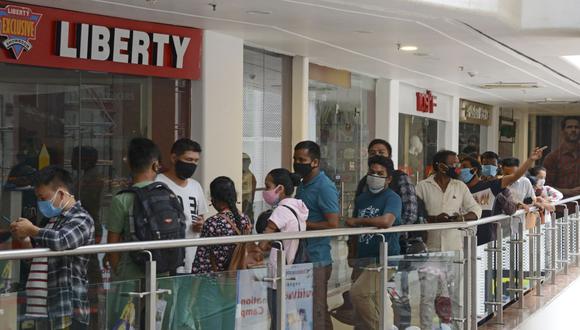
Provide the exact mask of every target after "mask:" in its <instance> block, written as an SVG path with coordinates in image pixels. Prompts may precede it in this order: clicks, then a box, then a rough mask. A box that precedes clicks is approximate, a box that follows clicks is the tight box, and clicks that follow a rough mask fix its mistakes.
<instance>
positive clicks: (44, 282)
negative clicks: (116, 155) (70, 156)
mask: <svg viewBox="0 0 580 330" xmlns="http://www.w3.org/2000/svg"><path fill="white" fill-rule="evenodd" d="M72 185H73V182H72V177H71V175H70V173H69V172H68V171H66V170H65V169H63V168H60V167H57V166H48V167H45V168H44V169H42V170H41V171H39V172H38V173H37V177H36V183H35V193H36V197H37V198H38V210H39V211H40V212H41V214H42V215H43V216H44V217H45V219H46V220H48V221H47V222H46V224H45V225H44V227H43V228H39V227H37V226H35V225H34V224H32V222H30V221H29V220H28V219H24V218H20V219H18V220H17V221H15V222H13V223H12V225H11V226H10V229H11V231H12V235H13V237H14V238H15V239H17V240H21V241H23V243H24V244H23V245H24V246H25V247H28V248H31V247H37V248H49V249H51V250H54V251H62V250H71V249H75V248H78V247H80V246H84V245H90V244H94V240H95V225H94V222H93V218H92V217H91V216H90V215H89V214H88V213H87V211H86V210H85V209H84V208H83V207H82V206H81V203H80V202H78V201H76V200H75V197H74V196H73V195H72V194H71V193H70V192H71V189H72ZM88 260H89V259H88V256H71V257H51V258H34V259H33V262H32V266H31V269H30V274H29V277H28V282H27V284H26V294H27V306H26V315H27V316H30V317H34V318H36V319H39V318H40V319H41V320H42V319H44V320H46V321H47V322H48V323H49V324H50V326H49V327H50V328H51V329H87V327H88V324H89V301H88V299H87V287H88V280H87V265H88ZM41 322H42V321H41ZM37 327H40V326H39V325H38V324H37Z"/></svg>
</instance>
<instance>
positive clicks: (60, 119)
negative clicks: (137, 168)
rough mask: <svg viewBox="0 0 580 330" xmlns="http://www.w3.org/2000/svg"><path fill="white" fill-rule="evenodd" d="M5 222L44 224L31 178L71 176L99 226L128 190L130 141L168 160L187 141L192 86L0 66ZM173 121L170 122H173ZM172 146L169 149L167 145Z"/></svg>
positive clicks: (0, 165)
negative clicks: (54, 171) (116, 197)
mask: <svg viewBox="0 0 580 330" xmlns="http://www.w3.org/2000/svg"><path fill="white" fill-rule="evenodd" d="M0 70H1V71H2V76H1V77H0V178H1V180H2V190H1V192H0V195H1V215H2V216H6V217H8V218H10V219H14V218H15V217H19V216H23V217H26V218H29V219H31V220H33V221H35V220H38V212H37V210H36V200H35V196H34V191H33V189H32V184H33V183H32V177H33V175H34V173H35V172H36V171H38V170H39V169H41V168H42V167H44V166H47V165H60V166H63V167H65V168H66V169H68V170H70V171H72V173H73V175H74V180H75V196H76V197H77V198H79V199H80V200H81V202H82V203H83V205H84V206H85V208H87V210H89V212H90V213H91V214H92V215H93V217H94V218H95V220H97V221H98V219H101V218H102V216H103V210H105V209H106V208H107V206H108V205H109V202H110V200H111V197H112V196H113V194H114V193H115V191H117V190H118V189H120V188H121V187H125V186H127V184H128V183H129V170H128V167H127V166H126V164H125V160H124V155H125V154H126V147H127V144H128V141H129V140H130V139H131V138H133V137H137V136H146V137H150V138H153V139H154V140H156V141H162V139H163V138H168V139H167V141H164V144H163V145H160V147H161V149H162V152H163V154H164V156H165V157H167V156H168V155H169V148H170V146H171V143H172V142H173V141H174V139H175V138H177V137H182V136H185V135H186V134H189V131H190V129H189V126H190V124H189V111H190V110H189V109H190V106H189V102H190V99H191V97H190V90H191V88H190V87H189V86H190V81H186V80H171V79H162V78H152V77H136V76H128V75H117V74H107V73H94V72H84V71H74V70H59V69H45V68H38V67H28V66H21V65H9V64H0ZM168 118H169V120H168ZM165 142H166V143H165Z"/></svg>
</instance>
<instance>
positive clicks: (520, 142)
mask: <svg viewBox="0 0 580 330" xmlns="http://www.w3.org/2000/svg"><path fill="white" fill-rule="evenodd" d="M529 118H530V116H529V114H528V110H527V109H525V110H523V111H521V112H520V116H519V120H518V122H517V125H518V126H517V127H516V129H517V140H516V143H517V144H516V145H517V151H516V157H518V158H519V159H520V161H521V162H523V161H525V160H526V159H528V154H529V152H528V121H529Z"/></svg>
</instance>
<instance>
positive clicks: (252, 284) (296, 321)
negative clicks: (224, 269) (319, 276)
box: [236, 264, 313, 330]
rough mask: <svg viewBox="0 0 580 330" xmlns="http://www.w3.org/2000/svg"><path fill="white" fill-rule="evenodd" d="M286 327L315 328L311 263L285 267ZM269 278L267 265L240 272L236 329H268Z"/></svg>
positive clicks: (291, 328)
mask: <svg viewBox="0 0 580 330" xmlns="http://www.w3.org/2000/svg"><path fill="white" fill-rule="evenodd" d="M286 274H287V275H286V276H287V279H286V313H287V314H286V321H287V326H286V329H287V330H311V329H312V317H313V311H312V298H313V287H312V286H313V284H312V283H313V268H312V264H297V265H288V266H287V268H286ZM266 277H268V271H267V269H266V268H261V269H249V270H241V271H238V278H237V288H238V296H237V306H236V329H237V330H241V329H269V326H270V311H269V309H268V282H266V281H263V279H264V278H266Z"/></svg>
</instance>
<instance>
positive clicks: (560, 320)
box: [479, 267, 580, 330]
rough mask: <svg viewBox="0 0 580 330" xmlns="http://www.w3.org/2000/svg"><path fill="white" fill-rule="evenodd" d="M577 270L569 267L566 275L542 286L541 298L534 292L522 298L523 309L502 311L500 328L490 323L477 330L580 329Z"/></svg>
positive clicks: (516, 305) (579, 289)
mask: <svg viewBox="0 0 580 330" xmlns="http://www.w3.org/2000/svg"><path fill="white" fill-rule="evenodd" d="M579 297H580V268H577V267H570V268H569V271H568V275H562V273H560V274H559V275H558V276H557V277H556V284H555V285H551V284H550V283H549V281H547V282H546V283H544V284H543V285H542V296H539V297H538V296H535V294H534V292H533V291H532V292H530V293H528V294H527V295H526V296H525V297H524V308H519V307H518V304H517V303H516V304H514V305H512V306H510V307H509V308H508V309H506V310H505V311H504V324H503V325H500V324H497V323H496V322H497V321H496V320H495V319H491V320H489V321H488V322H486V324H484V325H483V326H481V327H479V329H484V330H499V329H522V330H540V329H542V330H544V329H550V330H552V329H553V330H568V329H570V330H572V329H580V310H578V305H579V304H578V303H579V302H580V298H579Z"/></svg>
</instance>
